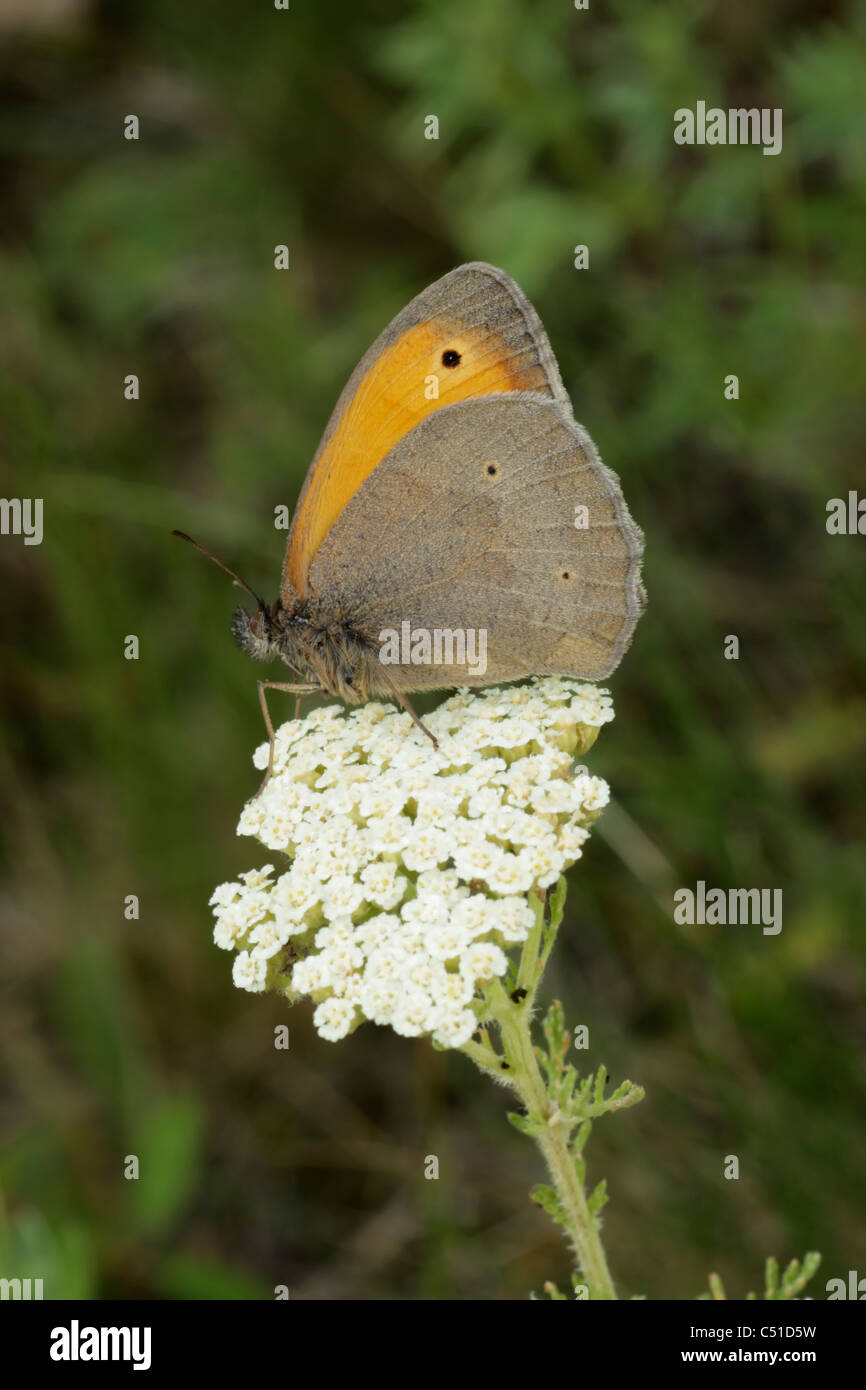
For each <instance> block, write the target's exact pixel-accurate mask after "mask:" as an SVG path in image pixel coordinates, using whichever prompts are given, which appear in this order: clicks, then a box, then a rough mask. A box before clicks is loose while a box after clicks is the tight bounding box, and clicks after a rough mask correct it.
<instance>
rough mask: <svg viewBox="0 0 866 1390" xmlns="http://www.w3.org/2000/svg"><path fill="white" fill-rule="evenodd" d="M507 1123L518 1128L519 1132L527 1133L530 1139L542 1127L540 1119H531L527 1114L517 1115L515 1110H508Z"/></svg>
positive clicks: (539, 1131)
mask: <svg viewBox="0 0 866 1390" xmlns="http://www.w3.org/2000/svg"><path fill="white" fill-rule="evenodd" d="M507 1118H508V1123H509V1124H512V1125H514V1128H515V1129H519V1130H520V1133H521V1134H528V1135H529V1137H530V1139H534V1138H535V1137H536V1136H537V1135H539V1134H540V1133H541V1131H542V1129H543V1128H544V1126H543V1124H542V1123H541V1121H540V1120H531V1119H530V1118H529V1116H528V1115H518V1114H517V1112H516V1111H515V1110H509V1111H508V1115H507Z"/></svg>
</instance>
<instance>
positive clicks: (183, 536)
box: [171, 531, 268, 609]
mask: <svg viewBox="0 0 866 1390" xmlns="http://www.w3.org/2000/svg"><path fill="white" fill-rule="evenodd" d="M171 534H172V535H173V536H180V538H181V540H182V541H189V544H190V545H192V546H194V547H195V549H196V550H199V551H201V553H202V555H206V556H207V558H208V559H209V560H213V562H214V564H215V565H219V567H220V569H221V570H225V572H226V574H228V575H231V577H232V579H233V580H234V581H235V583H236V584H237V585H238V587H239V588H241V589H246V591H247V593H248V594H250V595H251V596H252V597H253V598H254V599H255V601H256V603H257V604H258V605H259V608H261V609H267V606H268V605H267V604H266V603H265V602H264V600H263V599H260V598H259V596H258V594H257V593H256V591H255V589H251V588H250V586H249V584H247V583H245V582H244V580H243V579H241V577H240V575H237V574H235V572H234V570H230V569H229V567H228V565H224V564H223V562H222V560H218V559H217V557H216V556H215V555H211V553H210V551H209V550H205V548H204V546H203V545H199V543H198V541H194V540H193V538H192V536H188V535H187V534H186V531H172V533H171Z"/></svg>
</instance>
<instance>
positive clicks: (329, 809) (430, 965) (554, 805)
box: [211, 676, 613, 1047]
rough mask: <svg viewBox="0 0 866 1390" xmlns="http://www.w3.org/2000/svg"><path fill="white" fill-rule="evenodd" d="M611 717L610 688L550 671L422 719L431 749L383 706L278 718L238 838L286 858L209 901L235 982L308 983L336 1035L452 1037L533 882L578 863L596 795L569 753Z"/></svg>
mask: <svg viewBox="0 0 866 1390" xmlns="http://www.w3.org/2000/svg"><path fill="white" fill-rule="evenodd" d="M612 718H613V709H612V707H611V703H610V699H609V697H608V695H607V693H606V692H605V691H603V690H599V689H598V688H597V687H596V686H593V685H585V684H582V683H580V682H578V681H574V680H569V679H565V678H561V677H553V676H550V677H545V678H543V679H539V680H536V681H534V682H533V683H532V684H531V685H528V686H518V687H509V688H506V689H498V688H496V687H493V688H490V689H487V690H484V691H481V692H479V693H475V694H473V693H471V692H468V691H462V692H460V693H459V694H457V695H454V696H453V697H452V698H451V699H448V700H446V701H445V703H444V704H443V705H441V706H440V707H439V708H438V709H437V710H436V711H435V712H434V713H432V714H429V715H425V716H424V723H425V725H426V726H427V728H429V729H430V731H431V733H433V734H434V735H435V737H436V739H437V741H438V745H439V746H438V748H434V747H433V745H432V743H431V742H430V740H429V739H428V738H427V737H426V736H425V735H424V733H423V732H422V731H421V730H420V729H418V728H416V726H415V725H413V724H411V723H410V721H409V717H408V716H407V715H406V714H403V713H402V712H397V711H395V710H394V709H393V707H392V706H389V705H383V704H377V703H369V704H366V705H364V706H362V707H361V708H360V709H356V710H353V711H351V712H348V711H347V710H345V709H344V707H343V706H342V705H329V706H327V707H326V708H324V709H317V710H314V711H313V712H312V713H311V714H309V715H307V716H306V718H304V719H300V720H290V721H289V722H288V723H286V724H284V725H283V726H282V727H281V728H280V730H279V731H278V733H277V737H276V749H275V769H274V775H273V776H272V777H271V779H270V781H269V782H268V783H267V785H266V787H265V788H264V790H263V791H262V793H261V795H260V796H258V797H257V798H256V799H255V800H253V801H251V802H249V803H248V804H247V806H246V807H245V809H244V811H243V814H242V815H241V818H240V823H239V825H238V834H240V835H254V836H256V837H257V839H259V840H260V841H261V843H262V844H263V845H264V846H265V847H266V848H267V849H270V850H280V851H282V852H284V853H285V854H287V855H289V856H290V858H291V861H292V862H291V866H290V867H289V868H288V869H287V870H286V871H285V872H284V873H280V874H279V875H278V876H277V877H276V878H275V877H274V873H275V870H274V866H273V865H272V864H267V865H265V867H264V868H263V869H253V870H252V871H251V872H249V873H246V874H242V875H241V878H240V880H239V881H238V882H234V883H223V884H221V885H220V887H219V888H217V889H216V891H215V893H214V894H213V897H212V898H211V903H212V904H213V906H214V912H215V916H216V928H215V931H214V940H215V941H216V943H217V945H218V946H221V947H223V948H224V949H225V950H237V951H238V955H237V956H236V958H235V962H234V972H233V974H234V980H235V983H236V984H237V985H238V986H240V987H241V988H242V989H248V990H254V991H255V990H263V989H268V988H276V989H280V990H282V991H283V992H284V993H285V994H286V995H287V996H288V997H289V998H291V999H294V998H297V997H298V996H300V995H309V996H311V998H312V999H313V1000H314V1001H315V1003H316V1005H317V1007H316V1010H315V1014H314V1023H315V1026H316V1028H317V1030H318V1032H319V1033H320V1034H321V1036H322V1037H323V1038H327V1039H329V1040H331V1041H335V1040H336V1039H338V1038H342V1037H345V1036H346V1034H347V1033H350V1032H351V1031H352V1030H353V1029H354V1028H356V1027H357V1026H358V1024H359V1023H361V1022H363V1020H364V1019H370V1020H372V1021H373V1022H374V1023H382V1024H388V1025H389V1026H390V1027H392V1028H393V1029H395V1031H396V1032H398V1033H402V1034H404V1035H406V1036H416V1035H418V1034H421V1033H429V1034H432V1036H433V1038H434V1039H435V1040H436V1041H437V1042H438V1043H440V1044H442V1045H444V1046H446V1047H461V1046H462V1045H463V1044H464V1043H465V1042H466V1041H467V1040H468V1039H469V1038H470V1036H471V1035H472V1033H473V1032H474V1031H475V1028H476V1014H475V1012H474V1010H473V1008H472V1002H473V1000H474V999H475V998H477V997H478V991H479V989H480V988H482V987H483V986H484V984H485V982H487V981H489V980H491V979H492V978H493V977H495V976H501V975H503V974H504V973H505V971H506V969H507V967H508V959H507V957H506V954H505V952H506V951H507V950H508V949H509V948H510V947H514V946H516V945H518V944H519V943H520V942H522V941H524V940H525V939H526V937H527V935H528V932H529V930H530V928H531V927H532V925H533V923H534V920H535V916H534V912H533V910H532V908H531V907H530V905H529V903H528V901H527V894H528V892H529V891H530V889H532V888H548V887H550V886H551V885H552V884H554V883H556V881H557V879H558V878H559V876H560V874H561V873H562V872H563V871H564V870H565V869H567V868H568V867H569V866H570V865H571V864H573V863H574V861H575V860H576V859H577V858H579V856H580V854H581V852H582V846H583V844H584V841H585V840H586V839H587V836H588V833H589V832H588V830H587V828H586V827H587V826H588V825H589V823H590V822H591V821H592V820H594V819H595V817H596V815H597V814H598V813H599V811H600V810H601V809H602V807H604V806H605V805H606V803H607V801H608V795H609V793H608V787H607V783H606V782H604V781H602V780H601V779H600V778H598V777H591V776H589V775H588V774H587V772H586V771H585V769H583V768H577V769H576V770H575V768H574V758H575V756H576V755H579V754H580V753H583V752H585V751H586V749H587V748H588V747H590V745H591V744H592V743H593V742H594V740H595V738H596V736H597V734H598V730H599V727H600V726H601V725H602V724H605V723H607V722H608V720H610V719H612ZM267 759H268V747H267V745H266V744H264V745H262V746H261V747H260V748H259V749H257V751H256V756H255V759H254V761H255V763H256V766H257V767H259V768H264V767H266V766H267Z"/></svg>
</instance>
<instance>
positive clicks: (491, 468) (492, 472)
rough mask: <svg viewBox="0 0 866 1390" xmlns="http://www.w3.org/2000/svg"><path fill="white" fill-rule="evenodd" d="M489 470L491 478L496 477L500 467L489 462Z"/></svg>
mask: <svg viewBox="0 0 866 1390" xmlns="http://www.w3.org/2000/svg"><path fill="white" fill-rule="evenodd" d="M487 472H488V473H489V474H490V476H491V478H495V477H496V474H497V473H498V472H499V469H498V468H497V467H496V464H495V463H488V465H487Z"/></svg>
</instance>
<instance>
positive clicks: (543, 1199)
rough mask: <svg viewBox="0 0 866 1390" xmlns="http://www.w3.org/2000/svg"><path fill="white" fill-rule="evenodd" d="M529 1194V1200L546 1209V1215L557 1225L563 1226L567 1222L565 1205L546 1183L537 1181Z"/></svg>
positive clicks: (543, 1209)
mask: <svg viewBox="0 0 866 1390" xmlns="http://www.w3.org/2000/svg"><path fill="white" fill-rule="evenodd" d="M529 1196H530V1200H531V1201H533V1202H535V1204H536V1206H539V1207H541V1209H542V1211H546V1212H547V1214H548V1216H550V1217H552V1219H553V1220H554V1221H555V1222H557V1224H558V1225H560V1226H565V1225H566V1224H567V1222H568V1216H567V1214H566V1211H565V1207H564V1206H563V1205H562V1203H561V1202H560V1200H559V1198H558V1197H557V1195H556V1193H555V1192H554V1190H553V1188H552V1187H548V1186H547V1184H546V1183H539V1184H538V1185H537V1186H536V1187H534V1188H533V1189H532V1191H531V1192H530V1194H529Z"/></svg>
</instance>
